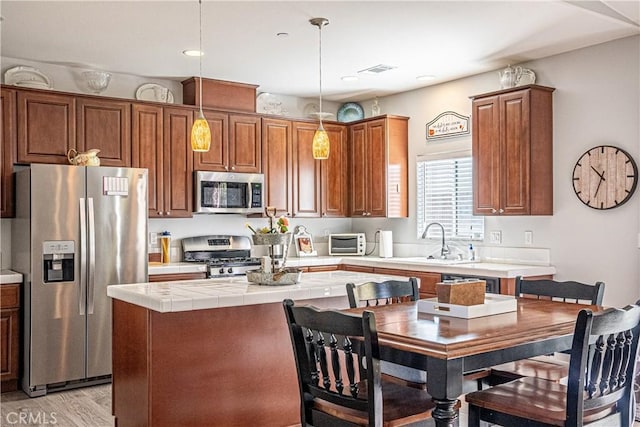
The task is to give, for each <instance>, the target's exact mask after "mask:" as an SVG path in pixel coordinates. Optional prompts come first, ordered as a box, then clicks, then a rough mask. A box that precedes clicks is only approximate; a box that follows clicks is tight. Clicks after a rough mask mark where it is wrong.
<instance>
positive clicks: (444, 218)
mask: <svg viewBox="0 0 640 427" xmlns="http://www.w3.org/2000/svg"><path fill="white" fill-rule="evenodd" d="M471 167H472V163H471V157H469V156H464V157H456V158H449V159H435V160H423V159H418V163H417V180H418V183H417V198H418V201H417V209H418V212H417V214H418V215H417V217H418V222H417V226H418V230H417V232H418V237H421V236H422V233H423V231H424V228H425V227H426V225H427V224H429V223H431V222H439V223H440V224H442V226H443V227H444V229H445V233H446V237H447V239H454V240H455V239H461V240H462V239H464V240H482V239H484V217H483V216H474V215H473V193H472V192H473V183H472V176H473V175H472V173H471ZM440 236H441V231H440V228H439V227H431V228H430V229H429V233H428V235H427V237H429V238H440Z"/></svg>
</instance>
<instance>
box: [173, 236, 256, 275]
mask: <svg viewBox="0 0 640 427" xmlns="http://www.w3.org/2000/svg"><path fill="white" fill-rule="evenodd" d="M182 253H183V254H184V255H183V256H184V261H185V262H204V263H207V265H208V268H207V271H208V276H209V277H210V278H211V277H226V276H241V275H245V274H246V272H247V271H249V270H255V269H256V268H258V267H259V266H260V258H255V257H252V256H251V241H250V240H249V238H248V237H247V236H228V235H215V236H198V237H188V238H186V239H182Z"/></svg>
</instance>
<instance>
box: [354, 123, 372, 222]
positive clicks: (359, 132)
mask: <svg viewBox="0 0 640 427" xmlns="http://www.w3.org/2000/svg"><path fill="white" fill-rule="evenodd" d="M349 144H350V147H349V148H350V153H349V158H350V163H349V164H350V166H351V167H350V168H349V169H350V171H349V172H350V176H351V183H350V186H349V187H350V190H351V191H350V195H351V197H350V203H349V209H350V216H352V217H358V216H366V215H367V192H368V187H369V185H370V183H369V177H368V176H367V174H368V168H367V164H368V163H367V125H366V123H357V124H354V125H351V126H349Z"/></svg>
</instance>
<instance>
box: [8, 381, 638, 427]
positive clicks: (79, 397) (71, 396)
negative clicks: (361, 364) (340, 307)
mask: <svg viewBox="0 0 640 427" xmlns="http://www.w3.org/2000/svg"><path fill="white" fill-rule="evenodd" d="M0 409H1V411H2V419H1V420H0V427H10V426H16V425H18V426H43V425H52V426H55V427H113V426H114V420H113V417H112V416H111V384H105V385H98V386H93V387H85V388H78V389H75V390H69V391H61V392H55V393H50V394H47V395H46V396H42V397H36V398H29V397H28V396H27V395H26V394H24V393H23V392H22V391H14V392H9V393H2V394H1V395H0ZM466 425H467V414H466V403H465V402H464V401H463V403H462V408H461V409H460V426H461V427H464V426H466ZM482 425H483V426H488V424H487V423H484V422H482ZM634 427H640V423H638V422H635V423H634Z"/></svg>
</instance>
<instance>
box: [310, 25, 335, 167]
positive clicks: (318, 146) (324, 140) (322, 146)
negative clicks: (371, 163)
mask: <svg viewBox="0 0 640 427" xmlns="http://www.w3.org/2000/svg"><path fill="white" fill-rule="evenodd" d="M309 22H310V23H311V25H314V26H316V27H318V30H319V43H318V46H319V58H320V60H319V69H320V73H319V75H320V113H319V114H318V117H319V118H320V125H319V126H318V130H316V133H315V134H314V135H313V145H312V150H313V158H314V159H318V160H326V159H328V158H329V151H330V148H331V147H330V143H329V135H328V134H327V131H326V130H324V126H322V113H323V111H322V27H324V26H325V25H329V20H328V19H327V18H313V19H310V20H309Z"/></svg>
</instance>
